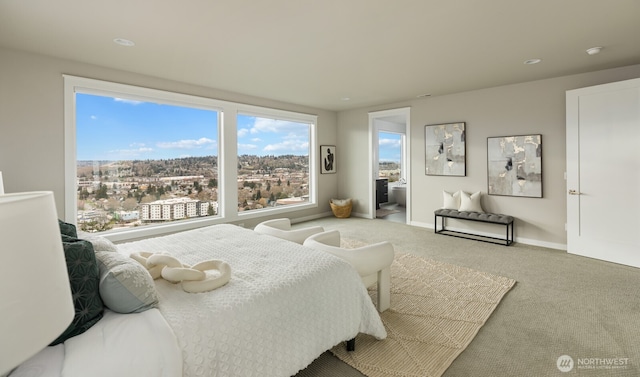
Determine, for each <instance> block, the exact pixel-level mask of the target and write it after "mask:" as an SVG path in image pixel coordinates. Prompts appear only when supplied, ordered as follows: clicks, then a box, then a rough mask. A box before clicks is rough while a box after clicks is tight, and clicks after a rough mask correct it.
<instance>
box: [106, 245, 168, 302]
mask: <svg viewBox="0 0 640 377" xmlns="http://www.w3.org/2000/svg"><path fill="white" fill-rule="evenodd" d="M96 259H97V261H98V268H99V269H100V296H101V297H102V301H103V302H104V304H105V306H106V307H107V308H109V309H111V310H113V311H114V312H118V313H140V312H143V311H145V310H148V309H151V308H155V307H156V306H157V305H158V293H157V292H156V285H155V283H154V282H153V278H152V277H151V275H150V274H149V271H147V269H146V268H145V267H144V266H142V265H141V264H140V263H138V262H137V261H135V260H133V259H131V258H129V257H127V256H125V255H122V254H120V253H118V252H113V251H96Z"/></svg>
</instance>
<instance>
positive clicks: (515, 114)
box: [338, 65, 640, 249]
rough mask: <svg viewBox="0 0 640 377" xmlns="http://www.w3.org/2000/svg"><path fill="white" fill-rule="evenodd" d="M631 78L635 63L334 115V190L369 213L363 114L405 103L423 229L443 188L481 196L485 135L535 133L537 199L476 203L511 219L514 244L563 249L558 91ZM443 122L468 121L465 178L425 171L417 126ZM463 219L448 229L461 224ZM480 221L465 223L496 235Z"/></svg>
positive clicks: (636, 73) (639, 68)
mask: <svg viewBox="0 0 640 377" xmlns="http://www.w3.org/2000/svg"><path fill="white" fill-rule="evenodd" d="M636 77H640V65H635V66H629V67H624V68H618V69H611V70H605V71H598V72H592V73H586V74H580V75H572V76H565V77H560V78H555V79H548V80H540V81H533V82H527V83H522V84H515V85H508V86H501V87H495V88H489V89H483V90H476V91H470V92H464V93H458V94H452V95H445V96H434V97H431V98H425V99H417V100H413V101H408V102H403V103H397V104H391V105H385V106H377V107H371V108H364V109H357V110H350V111H343V112H340V113H338V140H339V142H338V146H339V148H340V150H341V153H340V155H339V156H338V162H339V164H340V165H339V166H340V167H341V168H340V169H339V171H338V174H339V186H338V194H339V195H340V196H341V197H351V198H355V199H356V201H355V203H356V204H355V206H354V209H353V211H354V213H356V214H366V213H368V207H367V202H366V198H367V192H368V191H367V190H368V187H367V184H366V182H367V177H368V176H367V173H368V171H367V169H368V166H367V164H368V162H367V161H366V158H363V157H364V156H366V154H367V148H368V145H367V141H368V137H367V129H368V113H369V112H370V111H379V110H387V109H392V108H399V107H406V106H410V107H411V140H410V141H409V142H410V143H411V156H410V158H411V172H410V176H409V178H408V181H409V184H410V185H411V193H412V194H411V195H412V198H411V206H412V208H411V217H412V218H411V219H410V223H411V224H413V225H417V226H424V227H433V211H434V210H435V209H437V208H440V207H441V206H442V190H447V191H457V190H459V189H462V190H465V191H468V192H476V191H482V192H483V193H485V194H486V192H487V137H490V136H508V135H525V134H538V133H539V134H542V144H543V154H542V160H543V197H542V198H522V197H505V196H489V195H485V196H484V198H483V202H482V204H483V207H484V208H485V210H486V211H491V212H498V213H505V214H510V215H513V216H515V217H516V218H517V220H516V227H515V236H516V240H517V241H519V242H524V243H530V244H537V245H541V246H548V247H554V248H559V249H564V248H566V242H567V237H566V232H565V222H566V192H565V191H566V186H565V185H566V184H565V180H564V172H565V169H566V164H565V159H566V157H565V138H566V136H565V122H566V118H565V92H566V91H567V90H570V89H576V88H581V87H586V86H591V85H597V84H602V83H607V82H613V81H620V80H626V79H630V78H636ZM449 122H466V123H467V125H466V126H467V128H466V130H467V134H466V136H467V139H466V141H467V176H466V177H437V176H426V175H425V173H424V158H425V155H424V153H425V147H424V126H425V125H427V124H437V123H449ZM468 224H469V223H468V222H467V223H459V224H456V225H455V226H459V227H468V226H469V225H468ZM452 225H453V224H452ZM481 225H484V224H477V225H476V224H471V227H474V228H475V229H477V230H480V231H484V232H498V233H500V234H501V233H502V230H501V229H499V228H496V227H489V226H481Z"/></svg>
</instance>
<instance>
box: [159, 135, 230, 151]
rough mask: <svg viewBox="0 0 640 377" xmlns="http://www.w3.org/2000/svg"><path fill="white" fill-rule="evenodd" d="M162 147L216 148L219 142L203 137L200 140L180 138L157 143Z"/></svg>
mask: <svg viewBox="0 0 640 377" xmlns="http://www.w3.org/2000/svg"><path fill="white" fill-rule="evenodd" d="M156 146H157V147H158V148H162V149H199V148H215V147H216V146H217V143H216V141H215V140H212V139H209V138H206V137H201V138H200V139H198V140H193V139H190V140H189V139H188V140H178V141H161V142H159V143H157V144H156Z"/></svg>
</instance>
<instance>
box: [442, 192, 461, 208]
mask: <svg viewBox="0 0 640 377" xmlns="http://www.w3.org/2000/svg"><path fill="white" fill-rule="evenodd" d="M442 196H443V198H444V205H443V206H442V209H455V210H457V209H458V208H460V191H456V192H448V191H442Z"/></svg>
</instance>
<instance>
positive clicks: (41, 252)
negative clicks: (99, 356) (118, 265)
mask: <svg viewBox="0 0 640 377" xmlns="http://www.w3.org/2000/svg"><path fill="white" fill-rule="evenodd" d="M0 256H1V257H2V259H1V260H0V334H1V335H0V375H3V374H5V373H7V372H9V371H10V370H11V369H12V368H14V367H15V366H17V365H18V364H20V363H22V362H23V361H25V360H26V359H28V358H29V357H31V356H33V355H34V354H36V353H37V352H38V351H40V350H41V349H43V348H44V347H46V346H47V345H48V344H49V343H51V342H52V341H53V340H54V339H55V338H57V337H58V335H60V334H61V333H62V332H63V331H64V330H65V329H66V328H67V327H68V326H69V324H70V323H71V321H72V320H73V316H74V307H73V301H72V298H71V287H70V284H69V275H68V272H67V265H66V262H65V256H64V250H63V248H62V239H61V236H60V228H59V225H58V216H57V213H56V207H55V202H54V199H53V193H52V192H27V193H16V194H7V195H0Z"/></svg>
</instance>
